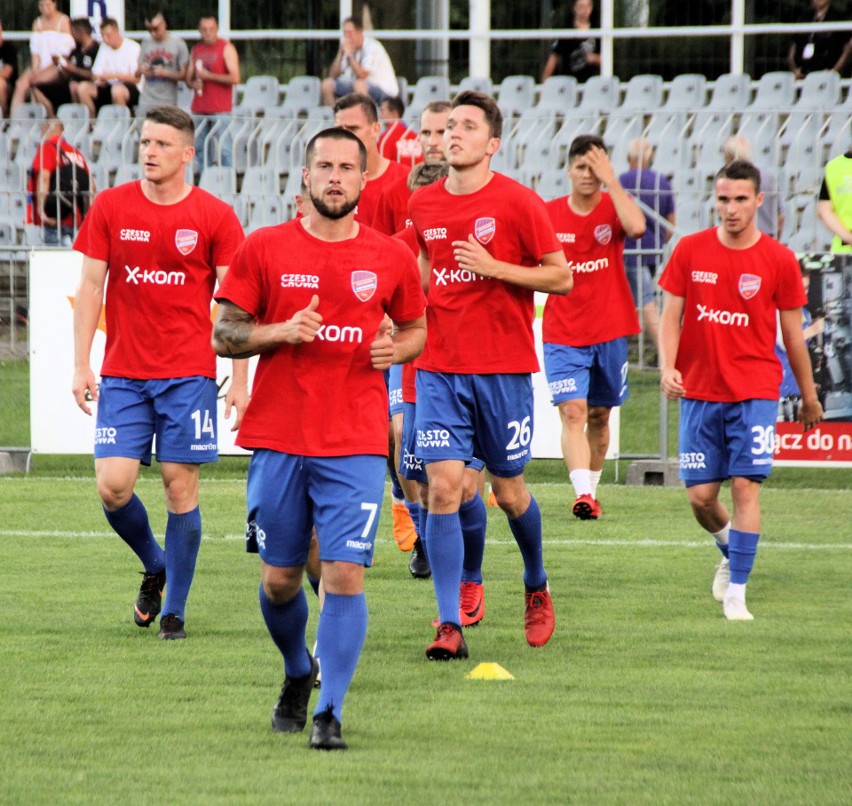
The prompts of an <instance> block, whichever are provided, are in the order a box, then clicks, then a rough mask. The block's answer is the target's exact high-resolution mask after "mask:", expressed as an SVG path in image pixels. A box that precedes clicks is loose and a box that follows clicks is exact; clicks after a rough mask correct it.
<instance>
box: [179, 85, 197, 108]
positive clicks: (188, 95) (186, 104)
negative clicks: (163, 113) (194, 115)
mask: <svg viewBox="0 0 852 806" xmlns="http://www.w3.org/2000/svg"><path fill="white" fill-rule="evenodd" d="M177 95H178V97H177V105H178V107H180V108H181V109H183V111H184V112H189V111H190V110H191V109H192V101H193V100H194V98H195V90H194V89H192V87H187V86H186V83H185V82H183V81H178V85H177Z"/></svg>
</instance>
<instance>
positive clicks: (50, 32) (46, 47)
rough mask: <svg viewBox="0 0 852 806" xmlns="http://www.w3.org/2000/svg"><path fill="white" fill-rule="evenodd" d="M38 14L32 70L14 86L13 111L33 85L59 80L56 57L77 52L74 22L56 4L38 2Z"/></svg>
mask: <svg viewBox="0 0 852 806" xmlns="http://www.w3.org/2000/svg"><path fill="white" fill-rule="evenodd" d="M38 11H39V16H38V17H36V18H35V22H33V32H32V36H30V66H29V67H28V68H27V69H26V70H25V71H24V72H23V74H22V75H21V77H20V78H19V79H18V83H17V84H16V85H15V92H14V94H13V95H12V111H14V110H15V109H16V108H17V107H19V106H20V105H21V104H23V103H26V101H27V98H28V97H29V96H30V94H31V91H32V88H33V85H34V84H45V83H50V82H52V81H56V80H57V79H58V78H59V72H58V71H57V69H56V65H55V64H54V63H53V57H54V56H68V54H69V53H71V51H72V50H74V39H73V37H72V36H71V20H70V19H68V15H67V14H63V13H62V12H61V11H60V10H59V7H58V5H57V2H56V0H39V2H38Z"/></svg>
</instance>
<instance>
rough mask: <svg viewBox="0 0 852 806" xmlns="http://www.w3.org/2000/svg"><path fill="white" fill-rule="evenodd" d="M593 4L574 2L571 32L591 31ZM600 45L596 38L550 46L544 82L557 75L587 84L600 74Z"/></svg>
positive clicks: (565, 40)
mask: <svg viewBox="0 0 852 806" xmlns="http://www.w3.org/2000/svg"><path fill="white" fill-rule="evenodd" d="M593 10H594V3H592V0H574V5H573V7H572V13H573V15H574V22H573V24H572V26H571V27H572V28H577V29H579V30H586V29H589V28H591V27H592V11H593ZM600 51H601V43H600V40H599V39H595V38H594V37H593V36H590V37H588V38H587V39H557V40H555V41H554V42H553V44H552V45H551V46H550V54H549V55H548V57H547V61H546V62H545V64H544V70H543V71H542V74H541V80H542V81H546V80H547V79H548V78H550V77H551V76H552V75H554V74H555V73H556V72H557V69H558V70H559V72H560V73H562V74H565V75H569V76H574V78H576V79H577V81H585V80H586V79H587V78H590V77H591V76H596V75H598V74H599V73H600V71H601V53H600Z"/></svg>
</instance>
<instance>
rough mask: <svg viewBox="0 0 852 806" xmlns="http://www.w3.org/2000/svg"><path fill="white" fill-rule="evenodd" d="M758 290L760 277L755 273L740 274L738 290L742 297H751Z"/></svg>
mask: <svg viewBox="0 0 852 806" xmlns="http://www.w3.org/2000/svg"><path fill="white" fill-rule="evenodd" d="M759 290H760V277H758V276H757V275H756V274H741V275H740V282H739V292H740V296H741V297H742V298H743V299H751V298H752V297H753V296H754V295H755V294H756V293H757V292H758V291H759Z"/></svg>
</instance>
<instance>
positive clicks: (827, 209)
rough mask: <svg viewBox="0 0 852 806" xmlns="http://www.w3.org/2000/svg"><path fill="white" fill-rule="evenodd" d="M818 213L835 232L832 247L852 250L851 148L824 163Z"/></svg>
mask: <svg viewBox="0 0 852 806" xmlns="http://www.w3.org/2000/svg"><path fill="white" fill-rule="evenodd" d="M817 213H819V217H820V218H821V219H822V222H823V224H825V226H826V227H827V228H828V229H829V231H830V232H831V233H832V234H833V235H834V238H833V239H832V241H831V251H832V252H846V253H848V252H852V148H850V149H849V150H848V151H847V152H846V153H845V154H841V155H840V156H839V157H835V158H834V159H833V160H830V161H829V163H828V165H826V166H825V176H824V177H823V180H822V187H821V188H820V191H819V203H818V204H817Z"/></svg>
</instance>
